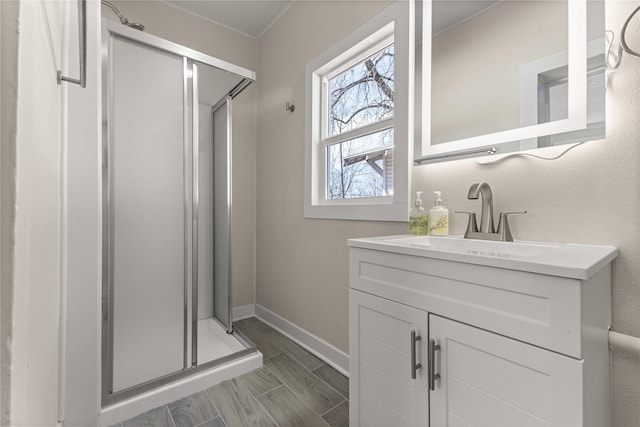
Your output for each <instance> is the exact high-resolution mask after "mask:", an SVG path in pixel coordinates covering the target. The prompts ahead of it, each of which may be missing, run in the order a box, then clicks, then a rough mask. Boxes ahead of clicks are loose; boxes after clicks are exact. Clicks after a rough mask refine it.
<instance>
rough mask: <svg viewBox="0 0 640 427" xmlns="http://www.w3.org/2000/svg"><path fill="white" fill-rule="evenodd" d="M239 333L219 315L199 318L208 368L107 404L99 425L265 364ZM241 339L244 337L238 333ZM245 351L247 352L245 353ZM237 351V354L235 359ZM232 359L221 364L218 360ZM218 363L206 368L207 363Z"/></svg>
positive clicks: (202, 361)
mask: <svg viewBox="0 0 640 427" xmlns="http://www.w3.org/2000/svg"><path fill="white" fill-rule="evenodd" d="M234 335H235V333H234V334H233V335H232V334H227V332H226V329H225V328H224V327H223V326H222V325H221V324H220V323H219V322H218V321H217V320H215V319H212V318H209V319H202V320H199V321H198V355H197V356H198V357H197V359H198V364H199V365H205V366H201V368H204V370H201V371H200V372H198V373H195V374H193V375H191V376H188V377H186V378H184V379H181V380H177V381H175V382H172V383H169V384H166V385H164V386H161V387H158V388H156V389H153V390H151V391H148V392H145V393H141V394H139V395H137V396H135V397H132V398H129V399H127V400H123V401H121V402H118V403H115V404H113V405H110V406H107V407H104V408H103V409H102V411H101V412H100V420H99V423H98V425H99V426H105V427H106V426H111V425H114V424H117V423H119V422H121V421H123V420H126V419H129V418H132V417H135V416H136V415H139V414H141V413H143V412H147V411H149V410H151V409H154V408H157V407H159V406H163V405H166V404H167V403H170V402H173V401H176V400H179V399H181V398H183V397H186V396H189V395H191V394H194V393H197V392H199V391H202V390H205V389H207V388H209V387H213V386H214V385H216V384H219V383H221V382H222V381H226V380H228V379H231V378H235V377H237V376H240V375H242V374H245V373H247V372H251V371H253V370H255V369H258V368H260V367H262V353H260V352H259V351H257V350H255V348H254V350H253V352H249V353H247V352H248V351H250V350H248V349H247V348H246V347H245V346H243V344H242V343H241V342H239V341H238V339H236V338H235V336H234ZM238 338H239V339H241V337H238ZM243 353H244V354H243ZM234 355H236V356H237V358H235V359H234ZM225 358H227V359H229V360H230V361H228V362H226V363H225V362H224V361H222V364H220V365H217V366H216V363H215V361H216V360H221V359H222V360H224V359H225ZM209 362H213V363H211V364H212V365H214V366H213V367H211V368H209V369H206V368H205V367H206V365H211V364H210V363H209Z"/></svg>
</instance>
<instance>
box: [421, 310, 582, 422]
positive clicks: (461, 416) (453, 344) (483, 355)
mask: <svg viewBox="0 0 640 427" xmlns="http://www.w3.org/2000/svg"><path fill="white" fill-rule="evenodd" d="M429 338H430V339H433V340H435V344H437V345H440V349H439V350H436V351H435V352H434V354H435V357H434V361H435V366H434V372H435V373H436V374H440V378H439V379H438V380H436V381H435V390H432V391H431V392H430V401H431V424H430V425H431V427H440V426H470V425H482V426H510V427H516V426H527V427H533V426H549V425H552V426H567V427H568V426H582V425H583V419H582V413H583V411H582V378H583V376H582V373H583V361H582V360H578V359H573V358H571V357H567V356H563V355H560V354H558V353H554V352H551V351H548V350H544V349H541V348H539V347H535V346H532V345H529V344H525V343H522V342H520V341H516V340H513V339H510V338H506V337H503V336H501V335H497V334H494V333H491V332H487V331H485V330H482V329H478V328H474V327H472V326H468V325H465V324H463V323H459V322H455V321H452V320H448V319H445V318H442V317H439V316H435V315H433V314H430V315H429Z"/></svg>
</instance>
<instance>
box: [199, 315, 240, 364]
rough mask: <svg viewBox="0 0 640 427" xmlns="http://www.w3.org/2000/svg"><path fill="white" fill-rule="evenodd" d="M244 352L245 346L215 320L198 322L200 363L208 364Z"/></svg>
mask: <svg viewBox="0 0 640 427" xmlns="http://www.w3.org/2000/svg"><path fill="white" fill-rule="evenodd" d="M242 350H244V346H243V345H242V344H240V343H239V342H238V340H236V339H235V338H234V337H233V335H231V334H228V333H227V331H226V330H225V328H224V327H223V326H222V325H221V324H220V323H218V321H216V320H215V319H212V318H209V319H202V320H198V363H206V362H210V361H212V360H216V359H220V358H221V357H225V356H228V355H230V354H233V353H237V352H239V351H242Z"/></svg>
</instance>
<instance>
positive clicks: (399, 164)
mask: <svg viewBox="0 0 640 427" xmlns="http://www.w3.org/2000/svg"><path fill="white" fill-rule="evenodd" d="M414 10H415V4H414V1H413V0H409V1H407V0H400V1H397V2H395V3H393V4H391V5H390V6H389V7H387V8H386V9H384V10H383V11H382V12H380V13H379V14H377V15H376V16H374V17H373V18H372V19H371V20H369V21H368V22H367V23H365V24H364V25H362V26H361V27H359V28H358V29H357V30H355V31H354V32H353V33H351V34H349V35H348V36H346V37H345V38H344V39H342V40H341V41H340V42H338V43H337V44H335V45H334V46H333V47H331V48H330V49H328V50H327V51H326V52H324V53H323V54H322V55H320V56H319V57H317V58H315V59H314V60H313V61H311V62H309V63H308V64H307V66H306V68H305V86H306V91H305V107H306V108H305V115H306V117H305V195H304V196H305V197H304V203H305V205H304V216H305V218H326V219H352V220H372V221H407V219H408V209H409V182H410V179H409V172H410V167H409V165H410V163H411V155H412V148H413V144H412V143H409V142H410V138H412V136H413V108H412V107H413V102H414V100H413V88H414V63H415V61H414V52H415V35H414ZM391 43H394V44H395V48H394V51H395V53H394V68H395V70H394V113H393V118H392V119H386V120H384V121H381V122H376V123H375V125H373V128H376V127H380V124H381V123H392V125H393V132H394V138H393V139H394V146H393V151H394V162H393V163H394V164H393V195H390V196H384V197H369V198H349V199H337V200H336V199H333V200H327V199H326V197H325V192H326V190H325V189H326V153H325V151H326V148H325V147H326V145H325V144H323V137H325V136H326V135H325V134H326V120H325V119H324V117H325V116H326V115H325V114H323V113H322V108H323V107H325V106H326V99H324V98H325V96H324V92H325V91H324V90H323V89H324V88H323V86H324V84H325V82H326V79H327V78H328V77H331V76H333V75H335V74H336V73H337V72H340V71H342V70H344V69H345V68H348V67H347V66H348V65H349V64H355V63H357V62H358V60H362V59H365V58H367V57H368V56H371V55H372V54H374V53H376V52H377V51H379V50H380V49H382V48H384V47H385V46H388V45H389V44H391ZM368 133H370V132H368ZM348 135H355V136H360V130H354V131H347V132H344V133H343V134H341V136H340V137H339V138H340V140H343V139H346V138H345V136H348ZM334 138H336V137H335V136H334V137H331V138H329V139H328V141H334Z"/></svg>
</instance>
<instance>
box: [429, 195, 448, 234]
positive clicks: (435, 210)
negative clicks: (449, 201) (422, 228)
mask: <svg viewBox="0 0 640 427" xmlns="http://www.w3.org/2000/svg"><path fill="white" fill-rule="evenodd" d="M433 194H435V195H436V202H435V204H434V206H433V207H432V208H431V209H429V215H428V216H429V235H430V236H448V235H449V209H447V208H446V207H444V206H443V204H442V198H441V197H440V196H441V195H442V191H434V192H433Z"/></svg>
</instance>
